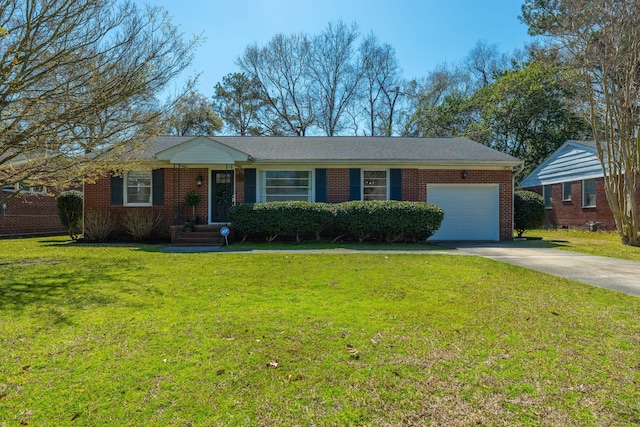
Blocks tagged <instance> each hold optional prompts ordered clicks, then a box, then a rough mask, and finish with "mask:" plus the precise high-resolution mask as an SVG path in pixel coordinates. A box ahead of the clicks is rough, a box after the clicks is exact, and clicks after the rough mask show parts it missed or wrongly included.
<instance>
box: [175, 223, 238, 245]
mask: <svg viewBox="0 0 640 427" xmlns="http://www.w3.org/2000/svg"><path fill="white" fill-rule="evenodd" d="M222 227H227V228H229V231H230V233H229V236H227V239H228V240H231V238H232V236H233V227H232V226H231V225H227V224H203V225H195V226H194V227H193V231H187V228H186V227H185V226H184V225H172V226H171V244H172V245H176V246H224V245H225V244H226V241H225V238H224V236H222V235H221V234H220V229H222Z"/></svg>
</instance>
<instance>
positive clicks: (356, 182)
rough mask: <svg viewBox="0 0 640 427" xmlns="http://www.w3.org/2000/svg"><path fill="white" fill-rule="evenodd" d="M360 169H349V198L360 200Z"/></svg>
mask: <svg viewBox="0 0 640 427" xmlns="http://www.w3.org/2000/svg"><path fill="white" fill-rule="evenodd" d="M360 175H361V174H360V169H359V168H353V169H349V200H360V199H361V198H362V194H361V193H362V191H361V190H360V185H361V182H360Z"/></svg>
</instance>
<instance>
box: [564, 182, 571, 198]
mask: <svg viewBox="0 0 640 427" xmlns="http://www.w3.org/2000/svg"><path fill="white" fill-rule="evenodd" d="M562 201H563V202H570V201H571V183H570V182H563V183H562Z"/></svg>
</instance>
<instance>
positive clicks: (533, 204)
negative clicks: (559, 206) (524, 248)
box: [513, 190, 546, 237]
mask: <svg viewBox="0 0 640 427" xmlns="http://www.w3.org/2000/svg"><path fill="white" fill-rule="evenodd" d="M513 210H514V215H513V217H514V218H513V219H514V228H515V230H516V232H517V233H518V237H522V235H523V234H524V232H525V231H526V230H532V229H534V228H540V227H542V225H543V224H544V221H545V219H546V210H545V208H544V200H543V199H542V196H541V195H539V194H538V193H534V192H533V191H526V190H516V191H515V194H514V199H513Z"/></svg>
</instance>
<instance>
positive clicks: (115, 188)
mask: <svg viewBox="0 0 640 427" xmlns="http://www.w3.org/2000/svg"><path fill="white" fill-rule="evenodd" d="M123 186H124V181H123V180H122V177H120V176H114V175H112V176H111V205H112V206H122V205H123V201H124V199H123V195H124V194H123V191H124V188H123Z"/></svg>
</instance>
